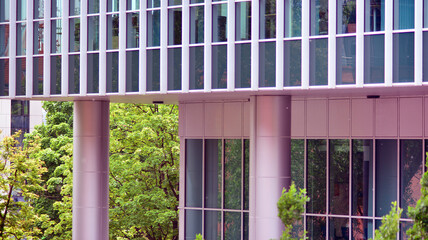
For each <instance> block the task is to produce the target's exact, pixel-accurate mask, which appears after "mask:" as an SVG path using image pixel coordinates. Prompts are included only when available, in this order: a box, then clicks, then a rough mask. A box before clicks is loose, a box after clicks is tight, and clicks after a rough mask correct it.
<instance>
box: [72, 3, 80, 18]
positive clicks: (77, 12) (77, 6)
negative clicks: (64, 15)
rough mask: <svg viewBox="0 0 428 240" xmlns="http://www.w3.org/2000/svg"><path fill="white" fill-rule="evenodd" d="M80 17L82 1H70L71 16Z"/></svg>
mask: <svg viewBox="0 0 428 240" xmlns="http://www.w3.org/2000/svg"><path fill="white" fill-rule="evenodd" d="M75 15H80V0H70V16H75Z"/></svg>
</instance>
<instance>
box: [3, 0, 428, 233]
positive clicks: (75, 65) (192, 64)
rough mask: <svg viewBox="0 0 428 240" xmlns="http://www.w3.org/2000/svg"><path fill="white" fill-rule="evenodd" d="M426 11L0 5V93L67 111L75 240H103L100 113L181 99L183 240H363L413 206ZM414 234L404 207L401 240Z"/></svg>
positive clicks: (351, 1)
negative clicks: (292, 234)
mask: <svg viewBox="0 0 428 240" xmlns="http://www.w3.org/2000/svg"><path fill="white" fill-rule="evenodd" d="M426 59H428V1H427V0H334V1H333V0H330V1H328V0H284V1H279V0H277V1H275V0H251V1H250V0H223V1H214V0H183V1H182V0H168V1H166V0H163V1H161V0H148V1H146V0H107V1H99V0H64V1H61V0H47V1H41V0H16V1H13V0H0V95H1V96H3V97H2V98H4V99H16V100H29V99H36V100H61V101H74V102H75V115H74V116H75V120H74V121H75V123H74V133H75V136H74V141H75V143H74V181H75V182H74V189H73V190H74V195H73V197H74V200H73V201H74V208H73V238H74V239H79V240H80V239H107V238H108V164H107V163H108V122H109V121H108V112H109V108H108V106H109V102H141V103H158V104H162V103H165V104H169V103H174V104H179V108H180V120H179V125H180V129H179V134H180V137H181V153H182V154H181V163H180V173H181V175H180V179H181V181H180V193H181V194H180V212H179V214H180V239H194V237H195V235H196V234H198V233H202V234H203V235H204V237H205V239H207V240H208V239H252V240H265V239H266V240H267V239H272V238H276V239H278V238H279V236H280V234H281V231H282V230H283V226H282V225H281V222H280V220H279V218H278V217H277V210H276V202H277V200H278V198H279V196H280V193H281V190H282V188H283V187H287V186H288V185H289V184H290V182H291V180H293V181H295V182H296V184H297V185H298V186H299V187H305V188H306V189H307V190H308V195H309V197H310V198H311V201H310V202H309V203H308V204H307V206H306V212H305V213H304V214H303V216H302V221H301V222H300V224H299V226H296V232H302V231H303V230H307V231H308V236H309V238H310V239H327V238H328V239H368V238H369V237H373V232H374V230H375V229H376V227H378V226H379V224H380V219H381V217H382V216H383V215H384V214H386V213H387V212H388V211H389V209H390V204H391V202H392V201H397V202H398V205H399V206H400V207H402V208H404V209H406V208H407V206H411V205H414V204H415V201H416V200H417V199H418V198H419V196H420V186H419V184H418V182H419V180H420V178H421V176H422V173H423V171H424V164H423V163H424V159H425V152H426V151H427V148H428V142H427V139H428V97H427V93H428V88H427V82H428V60H426ZM410 225H411V223H410V219H409V218H408V215H407V213H406V211H405V212H404V214H403V216H402V219H401V223H400V227H401V229H402V231H401V232H400V234H399V236H397V238H401V239H405V236H404V231H405V229H406V228H408V227H409V226H410Z"/></svg>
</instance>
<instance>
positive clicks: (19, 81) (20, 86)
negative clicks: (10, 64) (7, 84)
mask: <svg viewBox="0 0 428 240" xmlns="http://www.w3.org/2000/svg"><path fill="white" fill-rule="evenodd" d="M26 72H27V66H26V59H25V58H17V59H16V95H17V96H23V95H25V90H26V89H25V84H26V82H25V79H26Z"/></svg>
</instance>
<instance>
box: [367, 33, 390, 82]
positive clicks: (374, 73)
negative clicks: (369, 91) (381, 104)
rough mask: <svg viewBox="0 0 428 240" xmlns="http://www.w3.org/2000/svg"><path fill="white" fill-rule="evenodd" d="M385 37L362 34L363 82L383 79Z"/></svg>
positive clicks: (381, 80) (382, 80)
mask: <svg viewBox="0 0 428 240" xmlns="http://www.w3.org/2000/svg"><path fill="white" fill-rule="evenodd" d="M384 46H385V37H384V35H383V34H382V35H367V36H364V83H383V82H384V79H385V48H384Z"/></svg>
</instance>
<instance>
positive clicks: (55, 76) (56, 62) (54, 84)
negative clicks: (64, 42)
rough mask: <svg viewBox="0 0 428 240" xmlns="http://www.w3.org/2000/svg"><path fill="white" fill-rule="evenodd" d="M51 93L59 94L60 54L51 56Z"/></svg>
mask: <svg viewBox="0 0 428 240" xmlns="http://www.w3.org/2000/svg"><path fill="white" fill-rule="evenodd" d="M50 90H51V95H52V94H61V56H51V89H50Z"/></svg>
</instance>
